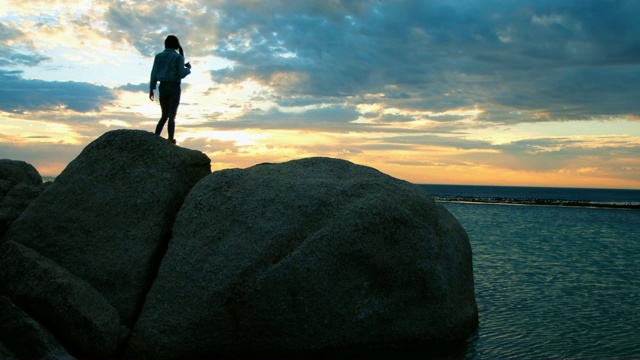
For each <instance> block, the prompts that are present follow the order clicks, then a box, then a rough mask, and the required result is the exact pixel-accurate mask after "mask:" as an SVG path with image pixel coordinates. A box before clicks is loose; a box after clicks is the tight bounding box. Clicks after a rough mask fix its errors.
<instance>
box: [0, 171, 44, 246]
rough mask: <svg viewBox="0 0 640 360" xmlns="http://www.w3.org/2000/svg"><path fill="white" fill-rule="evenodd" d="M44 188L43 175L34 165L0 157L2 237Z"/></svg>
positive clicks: (0, 230)
mask: <svg viewBox="0 0 640 360" xmlns="http://www.w3.org/2000/svg"><path fill="white" fill-rule="evenodd" d="M43 189H44V184H43V182H42V177H41V176H40V173H38V171H37V170H36V169H35V168H34V167H33V165H31V164H28V163H26V162H24V161H17V160H9V159H0V237H2V235H4V233H5V232H6V231H7V229H8V228H9V226H10V225H11V223H12V222H14V221H15V220H16V219H17V218H18V217H19V216H20V214H22V212H23V211H24V210H25V209H26V208H27V206H29V204H30V203H31V202H32V201H33V200H34V199H35V198H37V197H38V196H39V195H40V193H42V191H43Z"/></svg>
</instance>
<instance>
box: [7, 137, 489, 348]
mask: <svg viewBox="0 0 640 360" xmlns="http://www.w3.org/2000/svg"><path fill="white" fill-rule="evenodd" d="M30 187H36V188H38V187H39V188H40V189H41V190H40V191H35V190H34V189H32V188H30ZM28 189H32V190H34V192H29V190H28ZM42 189H44V190H42ZM12 192H13V193H15V194H22V195H15V196H10V198H11V199H13V200H10V201H9V200H7V201H8V203H11V204H17V203H20V204H21V205H19V206H14V205H11V206H14V207H13V209H14V210H13V211H14V215H12V216H15V218H16V219H15V221H13V220H12V222H11V223H8V224H9V225H8V226H9V227H8V230H7V231H6V233H5V234H4V236H2V234H1V233H0V236H1V237H0V358H60V359H66V358H74V357H78V358H110V357H117V358H211V357H216V356H235V355H258V356H269V355H281V356H289V355H297V356H304V357H318V356H323V355H329V356H339V355H343V356H345V355H362V354H365V355H378V354H381V353H383V352H385V351H391V353H390V354H393V355H403V354H405V352H406V350H407V349H408V348H409V347H413V348H416V347H419V348H420V349H419V351H420V355H425V356H430V355H433V351H434V349H435V348H436V347H437V346H436V345H437V344H440V343H443V342H449V341H456V340H463V341H464V340H465V339H466V338H467V336H468V335H470V333H472V332H473V331H474V330H475V328H476V327H477V322H478V313H477V307H476V302H475V295H474V288H473V269H472V259H471V256H472V255H471V248H470V245H469V241H468V238H467V235H466V233H465V231H464V229H463V228H462V227H461V226H460V224H459V223H458V222H457V220H456V219H455V218H454V217H453V216H452V215H451V214H450V213H449V212H448V211H447V210H446V209H445V208H444V207H443V206H441V205H440V204H438V203H436V202H434V200H433V199H432V198H431V197H430V196H429V195H427V194H426V193H425V192H424V191H423V190H422V189H421V188H419V187H417V186H415V185H412V184H409V183H407V182H405V181H401V180H398V179H395V178H392V177H390V176H387V175H385V174H383V173H380V172H379V171H377V170H375V169H372V168H369V167H365V166H359V165H355V164H353V163H350V162H347V161H343V160H337V159H330V158H308V159H301V160H295V161H290V162H287V163H281V164H261V165H256V166H253V167H250V168H247V169H230V170H222V171H217V172H214V173H211V172H210V160H209V158H208V157H207V156H206V155H205V154H203V153H201V152H198V151H194V150H188V149H183V148H180V147H177V146H175V145H173V144H171V143H169V142H168V141H167V140H165V139H162V138H160V137H158V136H156V135H155V134H152V133H149V132H144V131H135V130H116V131H111V132H108V133H106V134H104V135H103V136H101V137H100V138H99V139H97V140H95V141H94V142H92V143H91V144H89V145H88V146H87V147H86V148H85V149H84V151H83V152H82V153H81V154H80V155H79V156H78V157H77V158H76V159H75V160H73V161H72V162H71V163H70V164H69V166H68V167H67V168H66V169H65V170H64V172H63V173H62V174H61V175H60V176H58V177H57V178H56V180H55V182H53V183H52V184H50V185H48V186H42V179H41V177H40V175H39V174H38V173H37V171H35V169H34V168H33V167H32V166H31V165H29V164H26V163H23V162H16V161H10V160H2V161H0V196H2V197H3V200H2V201H3V203H5V204H6V203H7V202H4V201H5V200H6V198H7V196H9V195H8V194H11V193H12ZM25 194H27V195H25ZM29 194H30V195H29ZM21 196H22V198H23V200H24V201H22V202H21V201H17V200H16V199H18V198H21ZM33 198H35V200H34V199H33ZM14 200H15V201H14ZM12 201H13V202H12ZM387 354H389V353H388V352H387Z"/></svg>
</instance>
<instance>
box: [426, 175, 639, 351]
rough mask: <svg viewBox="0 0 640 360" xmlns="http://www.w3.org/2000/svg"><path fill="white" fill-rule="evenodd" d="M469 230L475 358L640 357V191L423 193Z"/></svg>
mask: <svg viewBox="0 0 640 360" xmlns="http://www.w3.org/2000/svg"><path fill="white" fill-rule="evenodd" d="M420 186H421V187H423V188H424V189H425V190H426V191H427V192H428V193H430V194H431V195H433V196H434V197H435V198H436V200H437V201H440V202H441V203H442V204H443V205H444V206H445V207H446V208H447V209H448V210H449V211H450V212H451V213H452V214H453V215H454V216H455V217H456V218H457V219H458V221H459V222H460V223H461V224H462V226H463V227H464V228H465V230H466V231H467V234H468V235H469V241H470V242H471V247H472V251H473V268H474V280H475V292H476V300H477V303H478V313H479V318H480V323H479V328H478V330H477V332H476V333H475V334H473V336H471V337H470V338H469V339H468V340H467V344H466V346H467V349H466V358H471V359H503V358H518V359H522V358H525V359H550V358H556V359H557V358H563V359H585V358H588V359H594V358H598V359H602V358H606V359H632V358H635V359H640V266H639V263H638V262H639V259H640V225H639V224H640V207H639V206H640V190H613V189H566V188H537V187H500V186H449V185H420Z"/></svg>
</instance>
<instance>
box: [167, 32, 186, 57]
mask: <svg viewBox="0 0 640 360" xmlns="http://www.w3.org/2000/svg"><path fill="white" fill-rule="evenodd" d="M164 47H165V49H176V50H178V52H179V53H180V55H182V56H184V51H182V46H180V41H178V38H177V37H176V36H175V35H169V36H167V38H166V39H164Z"/></svg>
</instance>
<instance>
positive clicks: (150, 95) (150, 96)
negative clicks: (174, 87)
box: [149, 89, 153, 101]
mask: <svg viewBox="0 0 640 360" xmlns="http://www.w3.org/2000/svg"><path fill="white" fill-rule="evenodd" d="M149 100H151V101H153V89H151V90H149Z"/></svg>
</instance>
